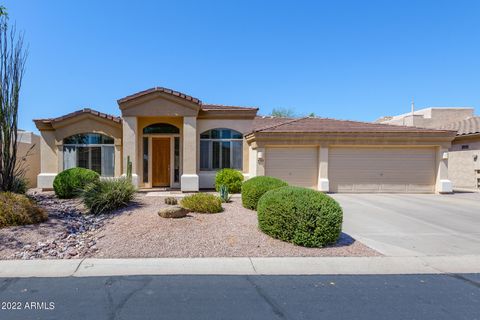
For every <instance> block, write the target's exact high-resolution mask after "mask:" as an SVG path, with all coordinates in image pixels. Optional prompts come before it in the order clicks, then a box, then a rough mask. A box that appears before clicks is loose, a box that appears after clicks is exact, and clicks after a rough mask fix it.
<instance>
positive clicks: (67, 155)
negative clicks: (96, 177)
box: [63, 133, 115, 177]
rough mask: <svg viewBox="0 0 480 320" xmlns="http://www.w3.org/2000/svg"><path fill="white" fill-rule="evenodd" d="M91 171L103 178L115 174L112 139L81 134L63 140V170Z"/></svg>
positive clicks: (95, 134) (97, 134)
mask: <svg viewBox="0 0 480 320" xmlns="http://www.w3.org/2000/svg"><path fill="white" fill-rule="evenodd" d="M74 167H80V168H86V169H91V170H93V171H96V172H98V173H99V174H100V175H101V176H104V177H113V176H114V174H115V148H114V139H113V138H111V137H107V136H105V135H103V134H99V133H82V134H76V135H73V136H70V137H68V138H65V139H63V169H64V170H66V169H70V168H74Z"/></svg>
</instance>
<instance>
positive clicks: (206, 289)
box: [0, 274, 480, 320]
mask: <svg viewBox="0 0 480 320" xmlns="http://www.w3.org/2000/svg"><path fill="white" fill-rule="evenodd" d="M0 301H1V304H2V305H1V307H2V309H1V310H0V319H2V320H4V319H71V320H73V319H82V320H85V319H209V320H212V319H329V320H330V319H368V320H372V319H389V320H395V319H402V320H404V319H423V320H425V319H435V320H440V319H448V320H452V319H472V320H473V319H480V274H463V275H456V274H455V275H453V274H451V275H447V274H441V275H370V276H363V275H337V276H325V275H324V276H245V275H243V276H123V277H65V278H0ZM13 307H16V308H17V309H16V310H8V309H12V308H13ZM34 308H36V309H34Z"/></svg>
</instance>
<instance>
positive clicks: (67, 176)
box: [53, 168, 100, 199]
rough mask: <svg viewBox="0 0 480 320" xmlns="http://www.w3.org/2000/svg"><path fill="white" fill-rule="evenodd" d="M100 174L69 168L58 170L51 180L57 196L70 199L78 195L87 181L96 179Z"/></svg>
mask: <svg viewBox="0 0 480 320" xmlns="http://www.w3.org/2000/svg"><path fill="white" fill-rule="evenodd" d="M99 178H100V176H99V175H98V173H96V172H95V171H93V170H89V169H84V168H71V169H67V170H65V171H62V172H60V173H59V174H58V175H57V176H56V177H55V180H53V189H54V190H55V194H56V195H57V197H59V198H61V199H70V198H74V197H76V196H79V195H80V194H81V193H82V190H83V189H84V188H85V186H86V185H87V184H89V183H92V182H95V181H98V180H99Z"/></svg>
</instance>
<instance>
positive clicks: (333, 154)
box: [265, 146, 435, 193]
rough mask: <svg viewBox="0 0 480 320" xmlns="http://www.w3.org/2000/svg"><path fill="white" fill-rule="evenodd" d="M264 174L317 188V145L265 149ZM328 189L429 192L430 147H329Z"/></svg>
mask: <svg viewBox="0 0 480 320" xmlns="http://www.w3.org/2000/svg"><path fill="white" fill-rule="evenodd" d="M265 161H266V163H265V174H266V175H268V176H274V177H278V178H280V179H283V180H285V181H287V182H289V183H290V184H292V185H297V186H302V187H307V188H314V189H316V188H317V177H318V163H319V162H318V148H317V147H308V148H295V147H293V146H292V147H289V148H283V147H282V148H267V149H266V159H265ZM328 178H329V181H330V191H331V192H345V193H350V192H352V193H362V192H364V193H370V192H379V193H381V192H384V193H389V192H392V193H395V192H396V193H402V192H404V193H431V192H434V191H435V150H434V148H387V147H382V148H352V147H331V148H329V156H328Z"/></svg>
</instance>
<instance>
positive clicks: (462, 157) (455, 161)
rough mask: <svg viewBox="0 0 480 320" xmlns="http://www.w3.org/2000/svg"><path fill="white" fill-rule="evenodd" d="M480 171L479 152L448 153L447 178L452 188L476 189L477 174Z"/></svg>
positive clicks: (478, 176) (478, 175)
mask: <svg viewBox="0 0 480 320" xmlns="http://www.w3.org/2000/svg"><path fill="white" fill-rule="evenodd" d="M477 170H480V150H464V151H450V152H449V153H448V177H449V179H450V180H451V181H452V183H453V187H454V188H461V189H478V187H477V178H480V174H477V172H476V171H477Z"/></svg>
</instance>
